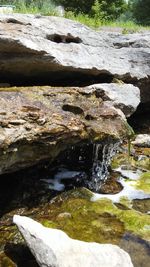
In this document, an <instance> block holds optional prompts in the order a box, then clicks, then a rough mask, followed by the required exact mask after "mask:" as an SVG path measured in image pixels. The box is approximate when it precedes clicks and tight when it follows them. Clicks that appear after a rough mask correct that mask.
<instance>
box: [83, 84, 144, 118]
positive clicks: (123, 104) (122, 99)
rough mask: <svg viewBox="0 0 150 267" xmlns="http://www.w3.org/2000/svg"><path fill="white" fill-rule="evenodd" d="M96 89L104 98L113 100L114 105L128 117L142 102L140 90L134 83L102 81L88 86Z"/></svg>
mask: <svg viewBox="0 0 150 267" xmlns="http://www.w3.org/2000/svg"><path fill="white" fill-rule="evenodd" d="M88 88H89V89H92V88H93V89H96V91H97V93H99V94H100V95H101V96H102V98H104V99H105V100H106V99H107V100H110V101H111V102H113V104H114V106H115V107H117V108H119V109H121V110H122V112H123V113H124V114H125V116H126V117H129V116H130V115H131V114H132V113H134V112H135V110H136V108H137V106H138V105H139V103H140V90H139V88H138V87H136V86H133V85H132V84H123V83H120V84H119V83H102V84H94V85H91V86H88Z"/></svg>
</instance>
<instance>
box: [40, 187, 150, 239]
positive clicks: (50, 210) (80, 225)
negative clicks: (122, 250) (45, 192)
mask: <svg viewBox="0 0 150 267" xmlns="http://www.w3.org/2000/svg"><path fill="white" fill-rule="evenodd" d="M82 192H84V190H83V191H80V194H79V195H78V194H77V191H72V192H68V193H67V194H68V196H67V197H66V194H62V195H60V196H59V197H56V198H55V201H54V202H53V203H52V204H49V205H48V206H47V209H46V211H45V212H46V213H45V214H46V216H44V215H42V216H38V220H39V221H40V222H41V223H43V224H44V225H45V226H47V227H52V228H58V229H61V230H63V231H65V232H66V233H67V234H68V235H69V236H70V237H72V238H75V239H79V240H84V241H92V242H99V243H114V244H118V243H119V240H120V239H121V237H122V236H123V235H124V233H125V232H132V233H134V234H135V235H138V236H140V237H141V238H144V239H145V240H149V241H150V229H149V225H150V217H149V215H148V214H142V213H141V212H139V211H136V210H134V209H132V208H131V206H132V203H131V202H130V201H129V200H128V199H126V200H125V201H124V200H121V201H122V202H121V203H122V204H121V205H120V206H119V205H118V206H117V205H115V204H114V203H113V202H112V201H111V200H109V199H107V198H104V199H100V200H98V201H95V202H92V201H91V200H90V195H88V197H87V196H86V193H85V192H84V194H83V195H82ZM125 207H126V208H125ZM44 217H45V218H44Z"/></svg>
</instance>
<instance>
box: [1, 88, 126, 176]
mask: <svg viewBox="0 0 150 267" xmlns="http://www.w3.org/2000/svg"><path fill="white" fill-rule="evenodd" d="M0 109H1V110H0V161H1V166H0V174H2V173H5V172H12V171H16V170H18V169H21V168H24V167H28V166H32V165H35V164H36V163H38V162H39V161H41V160H45V159H49V161H52V160H54V159H55V158H56V157H57V156H58V154H59V153H60V152H61V151H63V150H65V149H66V148H68V146H69V145H70V146H71V145H74V144H77V143H80V142H84V141H88V142H91V141H93V142H94V141H97V140H104V139H106V138H112V139H118V138H121V137H123V136H127V135H130V134H131V131H130V128H129V127H128V125H127V123H126V120H125V117H124V115H123V113H122V112H121V111H120V110H118V109H116V108H114V107H113V105H112V104H111V102H107V101H103V100H102V98H101V97H99V96H97V95H96V93H95V90H93V92H87V88H69V87H68V88H61V87H60V88H59V87H57V88H53V87H20V88H19V87H18V88H16V87H13V88H1V89H0Z"/></svg>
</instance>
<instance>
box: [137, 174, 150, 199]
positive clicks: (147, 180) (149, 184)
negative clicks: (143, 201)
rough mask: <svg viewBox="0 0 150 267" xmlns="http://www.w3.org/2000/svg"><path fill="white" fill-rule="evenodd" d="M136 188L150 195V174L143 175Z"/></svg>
mask: <svg viewBox="0 0 150 267" xmlns="http://www.w3.org/2000/svg"><path fill="white" fill-rule="evenodd" d="M136 188H137V189H139V190H143V191H144V192H146V193H148V194H150V172H145V173H144V174H142V176H141V177H140V179H139V180H138V181H137V184H136Z"/></svg>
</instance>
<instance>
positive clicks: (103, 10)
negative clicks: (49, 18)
mask: <svg viewBox="0 0 150 267" xmlns="http://www.w3.org/2000/svg"><path fill="white" fill-rule="evenodd" d="M55 3H56V4H61V5H63V6H64V7H65V9H66V10H67V11H73V12H75V13H85V14H88V15H90V16H94V17H95V14H98V13H99V14H100V16H101V15H103V16H104V17H105V19H109V20H114V19H116V18H118V17H119V16H120V14H121V13H123V12H124V11H125V9H126V7H127V4H126V2H125V0H88V1H87V0H55ZM98 7H99V8H98ZM95 9H96V10H97V11H96V13H95Z"/></svg>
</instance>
